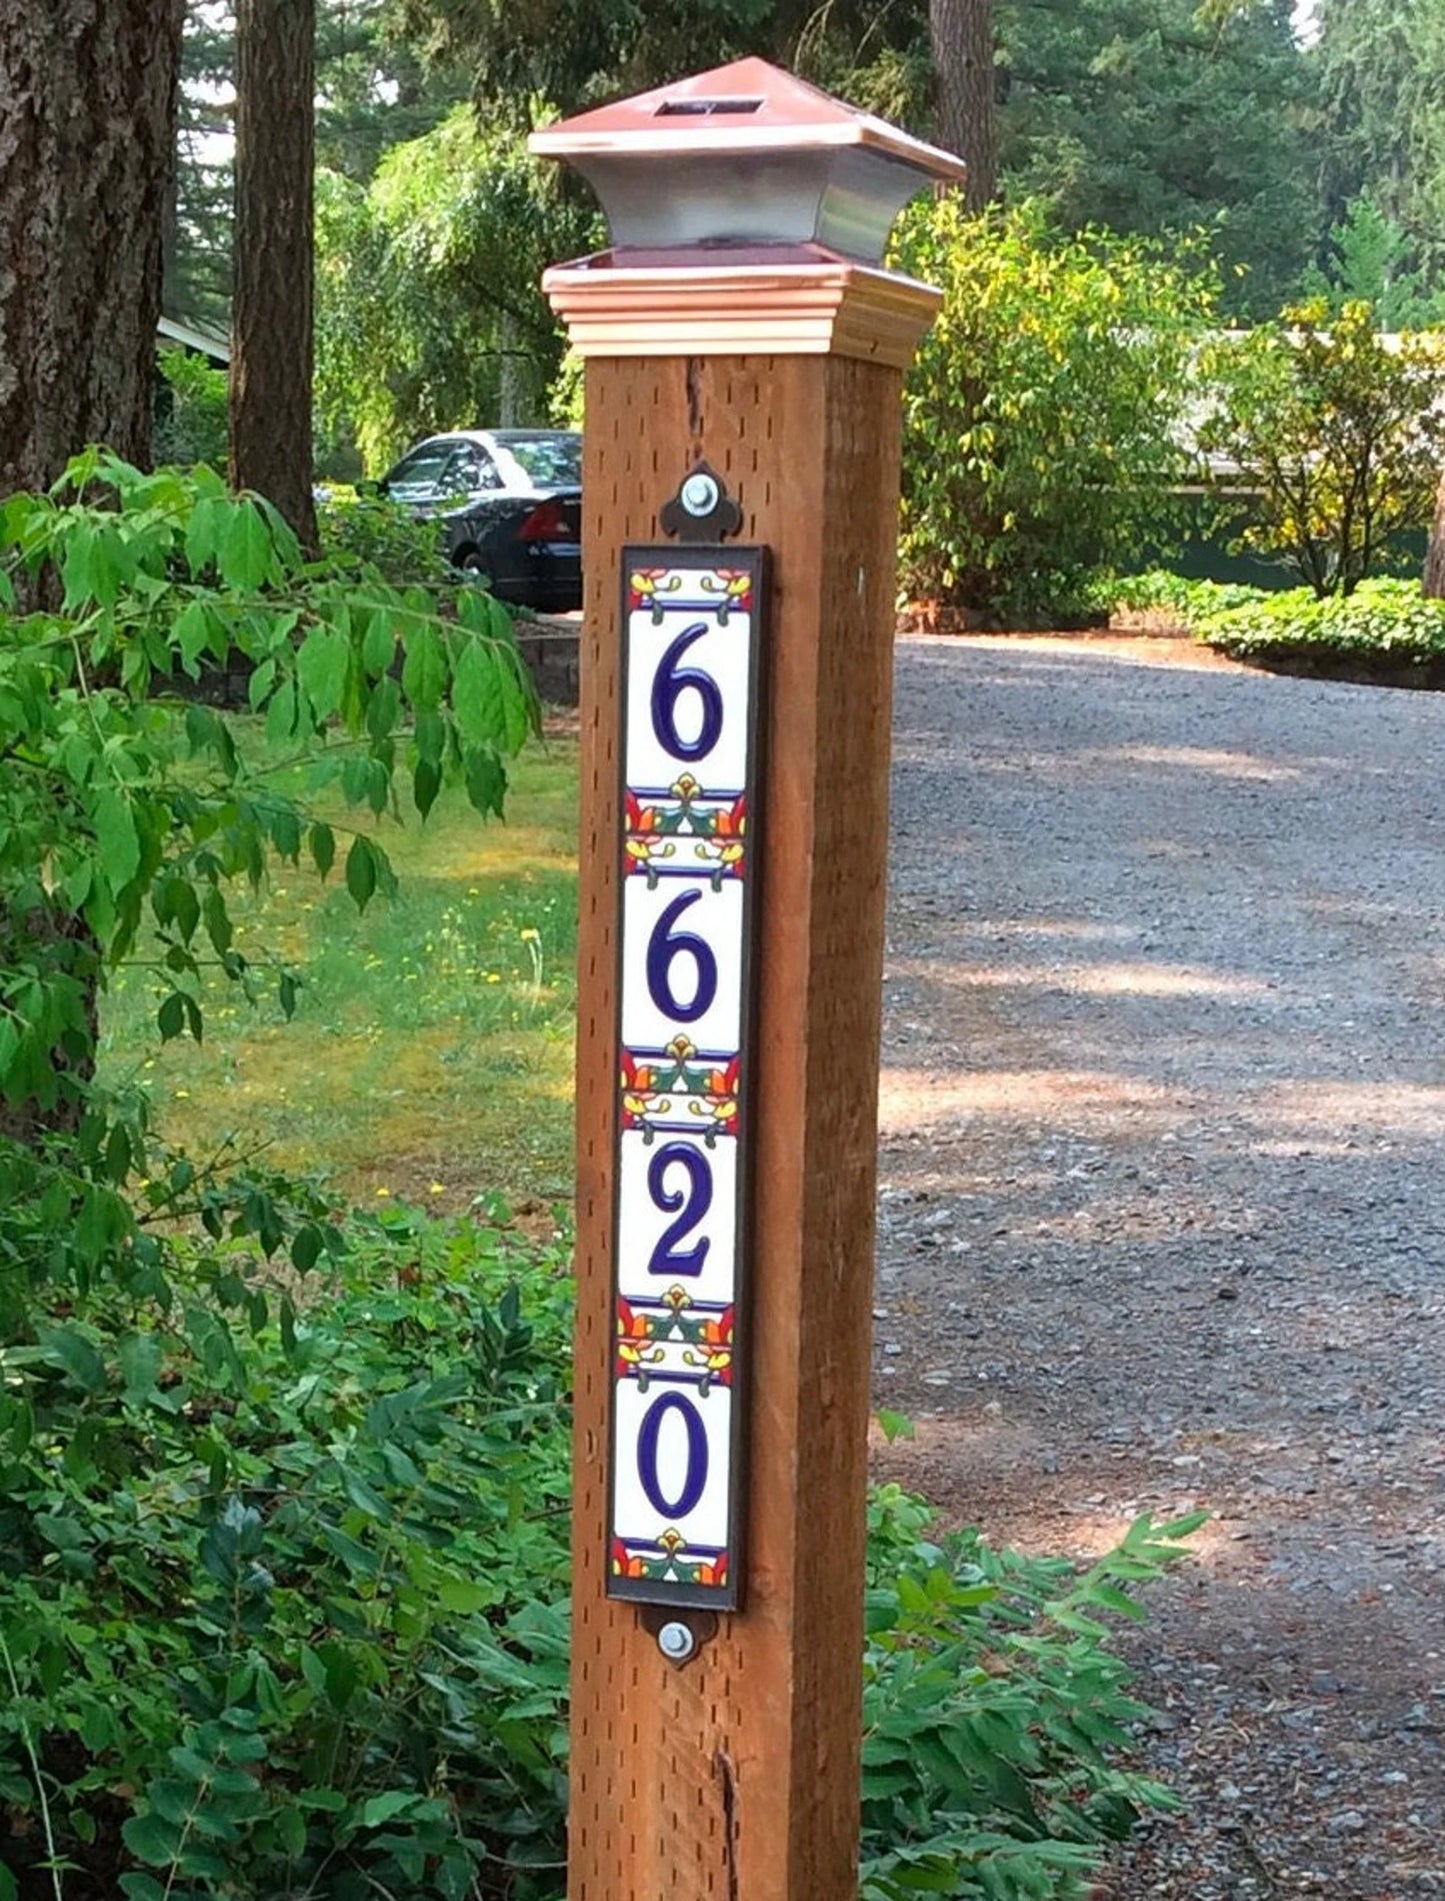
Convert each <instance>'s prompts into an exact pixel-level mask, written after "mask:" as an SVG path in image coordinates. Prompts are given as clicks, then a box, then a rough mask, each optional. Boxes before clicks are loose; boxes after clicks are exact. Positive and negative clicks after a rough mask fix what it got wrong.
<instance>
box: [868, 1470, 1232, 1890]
mask: <svg viewBox="0 0 1445 1901" xmlns="http://www.w3.org/2000/svg"><path fill="white" fill-rule="evenodd" d="M929 1519H930V1513H929V1512H928V1509H927V1507H925V1506H923V1505H922V1504H921V1502H920V1501H919V1500H917V1499H912V1498H909V1497H908V1496H907V1495H906V1494H903V1493H900V1492H899V1491H898V1489H897V1488H896V1487H891V1486H890V1487H884V1488H882V1489H881V1490H879V1491H876V1492H875V1493H874V1495H873V1499H872V1502H871V1506H870V1545H869V1591H868V1606H867V1615H868V1643H867V1651H866V1658H865V1680H864V1693H863V1882H862V1891H863V1895H864V1897H865V1901H908V1898H909V1897H911V1896H914V1895H916V1894H918V1893H919V1892H920V1891H926V1892H928V1893H930V1894H941V1895H949V1896H955V1897H960V1901H961V1898H963V1897H967V1901H975V1898H977V1901H1015V1897H1017V1898H1018V1901H1023V1898H1024V1897H1031V1896H1035V1897H1040V1898H1041V1901H1049V1898H1050V1897H1066V1896H1077V1895H1081V1894H1083V1893H1084V1892H1086V1890H1087V1888H1088V1886H1089V1882H1088V1877H1089V1876H1090V1875H1091V1874H1093V1873H1095V1872H1096V1871H1097V1869H1098V1866H1099V1863H1100V1860H1101V1859H1102V1854H1101V1846H1102V1844H1104V1843H1106V1842H1108V1841H1110V1840H1113V1839H1118V1838H1121V1837H1123V1836H1126V1835H1127V1834H1129V1832H1130V1831H1131V1829H1132V1828H1133V1826H1134V1824H1135V1822H1136V1821H1137V1819H1138V1817H1139V1814H1140V1812H1141V1811H1142V1810H1145V1809H1164V1808H1171V1807H1174V1806H1176V1805H1175V1803H1174V1801H1173V1799H1172V1797H1171V1796H1170V1795H1169V1793H1168V1791H1167V1790H1165V1789H1163V1788H1162V1787H1160V1786H1159V1785H1158V1784H1156V1783H1153V1782H1150V1781H1147V1780H1145V1779H1143V1778H1142V1777H1140V1776H1137V1775H1134V1774H1131V1773H1130V1772H1128V1771H1127V1770H1126V1769H1124V1768H1122V1767H1121V1766H1120V1765H1119V1763H1118V1761H1117V1759H1116V1758H1117V1756H1118V1755H1119V1753H1120V1752H1123V1751H1126V1750H1127V1749H1128V1747H1129V1745H1130V1733H1129V1732H1130V1726H1131V1725H1133V1724H1134V1723H1136V1722H1137V1721H1138V1720H1139V1719H1141V1718H1142V1717H1144V1716H1146V1715H1147V1714H1148V1712H1147V1711H1146V1710H1145V1709H1144V1708H1143V1707H1142V1706H1141V1705H1140V1704H1138V1703H1137V1702H1135V1701H1134V1700H1133V1699H1132V1698H1131V1697H1130V1696H1129V1694H1128V1683H1129V1674H1130V1673H1129V1671H1128V1669H1127V1667H1126V1666H1125V1665H1124V1664H1123V1663H1122V1662H1121V1661H1120V1660H1119V1658H1118V1657H1116V1656H1115V1655H1113V1654H1112V1652H1111V1651H1110V1650H1109V1648H1108V1642H1107V1639H1108V1632H1107V1630H1106V1627H1105V1625H1104V1624H1103V1622H1102V1621H1101V1620H1102V1619H1103V1618H1104V1617H1105V1616H1123V1617H1129V1618H1139V1617H1141V1616H1142V1615H1143V1612H1142V1611H1141V1609H1140V1607H1139V1605H1138V1603H1137V1602H1136V1601H1135V1599H1134V1598H1133V1597H1131V1596H1130V1595H1129V1594H1128V1593H1129V1589H1130V1587H1134V1586H1137V1585H1139V1584H1141V1583H1143V1582H1145V1581H1147V1580H1149V1579H1151V1578H1155V1577H1157V1576H1159V1575H1160V1573H1161V1572H1162V1571H1163V1570H1164V1569H1165V1568H1166V1567H1167V1566H1169V1565H1170V1564H1172V1563H1173V1562H1174V1561H1175V1560H1176V1559H1177V1558H1178V1557H1180V1556H1181V1551H1180V1547H1179V1544H1178V1542H1177V1541H1178V1540H1179V1539H1181V1538H1184V1537H1187V1536H1188V1535H1189V1533H1190V1532H1192V1531H1193V1530H1195V1529H1196V1528H1197V1527H1198V1525H1199V1523H1200V1517H1199V1516H1195V1517H1191V1518H1185V1519H1180V1520H1178V1521H1177V1522H1176V1523H1174V1524H1169V1525H1162V1526H1156V1525H1155V1524H1153V1523H1152V1522H1151V1521H1150V1520H1149V1519H1148V1518H1147V1517H1146V1518H1141V1519H1139V1520H1137V1521H1136V1523H1135V1524H1134V1525H1132V1526H1131V1527H1130V1529H1129V1531H1128V1533H1127V1535H1126V1537H1125V1538H1124V1540H1123V1542H1122V1544H1120V1545H1119V1547H1118V1548H1117V1549H1116V1550H1114V1551H1111V1552H1109V1553H1108V1554H1107V1555H1106V1556H1104V1557H1103V1558H1101V1559H1100V1560H1099V1562H1098V1563H1097V1564H1095V1565H1094V1566H1093V1567H1092V1568H1091V1569H1090V1570H1089V1571H1087V1572H1086V1573H1085V1574H1084V1575H1083V1576H1082V1577H1081V1576H1079V1575H1078V1573H1077V1572H1076V1571H1075V1569H1074V1567H1073V1566H1072V1565H1071V1564H1069V1563H1068V1562H1067V1560H1063V1559H1058V1558H1032V1557H1025V1556H1023V1555H1021V1554H1020V1553H1018V1552H1015V1551H1001V1552H999V1551H994V1550H991V1549H990V1548H989V1546H988V1545H986V1544H985V1543H984V1542H983V1540H982V1539H981V1538H980V1536H979V1534H978V1533H977V1532H976V1531H968V1532H963V1533H960V1534H957V1535H956V1536H953V1537H950V1538H947V1539H945V1540H944V1541H943V1543H942V1544H941V1545H940V1544H934V1543H932V1542H930V1540H929V1537H928V1532H929Z"/></svg>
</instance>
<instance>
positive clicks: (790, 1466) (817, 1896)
mask: <svg viewBox="0 0 1445 1901" xmlns="http://www.w3.org/2000/svg"><path fill="white" fill-rule="evenodd" d="M749 64H750V65H756V64H758V62H749ZM764 70H765V71H766V70H767V69H764ZM789 83H792V82H789ZM615 262H616V265H617V268H607V269H590V270H589V269H586V268H567V269H564V270H561V271H557V272H553V273H550V274H549V278H548V289H549V292H550V294H551V296H552V299H553V302H554V306H555V307H556V308H557V309H558V310H559V312H560V313H561V314H562V315H563V316H564V317H565V318H566V320H567V322H568V324H569V326H570V328H571V332H572V337H573V341H574V344H576V345H577V346H578V347H579V348H581V349H582V351H583V352H584V354H585V355H586V357H587V366H586V429H585V453H584V472H583V509H584V540H583V561H584V568H585V574H586V602H585V608H586V618H585V632H584V636H583V645H582V673H581V686H582V699H581V723H582V835H581V938H580V947H579V969H580V990H579V1007H578V1051H577V1279H578V1315H577V1341H576V1453H575V1489H574V1509H575V1531H574V1545H573V1561H574V1586H573V1592H574V1595H573V1605H574V1637H573V1644H574V1649H573V1666H572V1755H571V1812H570V1820H569V1883H568V1894H569V1897H570V1901H855V1897H856V1894H857V1861H858V1817H859V1776H860V1769H859V1753H860V1730H861V1722H860V1701H861V1688H862V1672H861V1657H862V1644H863V1583H862V1577H863V1558H864V1534H865V1523H864V1511H865V1488H866V1455H867V1447H866V1439H867V1423H868V1411H869V1372H870V1338H871V1325H870V1321H871V1300H872V1279H873V1237H874V1183H875V1151H876V1110H877V1081H878V1037H879V1016H880V995H881V976H882V949H883V907H884V882H885V867H886V855H887V835H888V765H889V717H890V707H891V673H892V647H893V615H894V577H895V543H896V534H897V507H898V479H899V437H900V412H901V403H900V394H901V379H902V369H903V366H904V364H905V363H906V361H907V360H908V357H909V356H910V354H911V351H912V348H913V345H914V343H915V341H916V339H917V337H918V335H919V334H920V333H921V331H922V330H923V328H924V327H925V326H926V324H927V322H928V321H929V319H930V318H931V316H932V313H933V310H934V308H935V305H936V301H937V300H936V296H935V294H934V293H933V292H931V291H928V290H927V289H925V288H924V287H923V286H921V285H915V284H911V283H907V282H905V281H903V280H899V279H896V278H893V277H891V276H889V275H888V274H886V273H884V272H881V271H879V270H876V269H864V268H858V267H856V266H854V265H852V264H849V263H845V262H841V261H840V260H838V259H837V258H828V257H826V256H822V257H819V256H814V257H813V258H812V259H810V260H805V261H804V262H803V263H801V264H799V263H797V262H793V263H791V264H790V265H788V267H787V268H784V269H781V270H779V271H777V272H773V273H769V272H768V271H767V270H760V269H759V268H758V267H757V263H756V260H753V261H752V262H748V261H746V260H745V261H743V262H742V263H740V264H739V265H737V266H736V267H731V266H729V265H728V263H727V262H726V260H723V261H719V260H718V258H717V257H716V255H715V254H713V255H707V256H704V257H703V258H701V259H700V258H698V257H696V256H694V257H691V258H688V259H685V260H682V261H680V263H679V264H678V266H676V267H671V268H669V267H667V266H665V265H664V266H663V267H662V268H657V266H656V260H655V259H649V260H647V263H646V265H645V267H640V268H637V269H628V268H625V265H624V260H623V258H622V256H621V254H615ZM699 461H705V462H706V463H707V464H708V465H709V467H710V469H711V470H712V471H714V472H715V473H716V474H717V475H718V476H719V477H720V478H721V479H722V481H723V483H724V484H725V485H726V489H727V490H728V491H729V492H730V493H731V495H732V496H733V497H734V498H735V500H736V501H737V503H738V504H739V505H740V508H741V510H742V517H743V519H742V524H741V532H740V536H739V540H740V541H741V542H746V543H758V544H763V545H765V546H766V547H767V548H768V549H770V551H771V563H772V568H771V572H772V582H771V590H770V592H771V601H770V612H769V616H768V619H767V622H766V627H765V634H764V638H765V644H766V655H765V689H764V700H763V706H762V741H763V743H762V746H761V756H762V761H763V764H762V776H761V787H760V789H761V797H760V799H759V801H758V806H759V811H760V815H761V816H760V822H759V824H758V827H757V831H756V837H755V839H754V838H753V837H752V835H751V834H750V844H749V850H750V852H751V851H752V850H753V846H754V844H755V845H756V848H757V859H758V861H759V862H758V863H757V865H756V875H757V876H758V886H757V890H756V894H755V899H754V902H755V904H756V906H757V916H756V925H757V936H756V954H755V960H754V964H753V971H752V987H753V1008H754V1010H755V1013H756V1016H755V1023H754V1039H753V1049H754V1058H753V1060H754V1071H753V1074H752V1077H751V1089H752V1094H751V1097H750V1101H751V1104H752V1110H751V1114H752V1120H753V1130H752V1149H751V1153H752V1219H751V1232H750V1236H749V1239H748V1246H747V1249H746V1253H747V1282H748V1316H747V1322H746V1328H745V1337H746V1339H747V1342H748V1343H749V1344H748V1355H749V1361H750V1364H749V1367H748V1370H747V1377H746V1384H745V1386H744V1388H743V1389H742V1390H743V1392H744V1394H745V1399H746V1407H747V1432H746V1445H747V1485H746V1493H745V1497H746V1532H745V1537H744V1541H743V1549H744V1554H745V1556H744V1563H745V1569H746V1578H745V1583H744V1596H743V1603H742V1608H741V1610H740V1611H739V1612H738V1613H737V1614H735V1615H734V1614H726V1613H725V1614H723V1615H722V1616H721V1617H720V1618H719V1619H718V1628H717V1632H716V1635H715V1636H713V1637H712V1638H711V1640H710V1641H707V1642H705V1643H703V1645H702V1646H701V1648H700V1650H699V1652H698V1654H697V1656H696V1657H695V1659H693V1660H692V1661H690V1662H688V1663H687V1664H686V1666H685V1667H683V1668H678V1667H676V1666H675V1665H674V1664H673V1663H671V1662H669V1661H668V1660H667V1659H666V1658H665V1657H664V1655H663V1654H662V1652H661V1650H660V1648H659V1643H658V1638H657V1636H656V1635H655V1632H656V1629H657V1621H656V1618H655V1616H654V1617H651V1618H648V1617H646V1615H645V1614H641V1613H639V1609H638V1607H637V1606H636V1605H635V1604H632V1603H628V1602H621V1601H617V1600H616V1599H615V1598H609V1597H608V1596H607V1595H606V1588H607V1583H608V1579H607V1568H608V1527H609V1519H608V1510H609V1506H608V1475H607V1458H608V1448H609V1406H610V1403H611V1384H612V1382H611V1367H612V1361H613V1352H614V1344H615V1334H614V1326H615V1322H614V1302H613V1267H614V1263H613V1250H614V1232H615V1227H614V1222H615V1214H614V1195H615V1191H616V1179H615V1171H616V1168H617V1160H616V1158H617V1153H618V1119H619V1080H618V1065H619V1048H618V1035H617V1003H618V999H617V983H618V932H619V904H620V891H619V886H620V883H621V878H620V870H619V867H620V863H621V856H622V854H621V850H620V843H619V841H620V838H621V833H622V813H621V811H620V810H619V779H620V771H619V761H620V748H621V744H622V729H623V718H624V706H623V700H622V694H621V692H620V685H621V682H620V667H621V657H622V653H623V631H624V630H623V627H622V624H621V620H622V605H621V598H622V596H621V586H620V578H621V577H620V572H619V560H620V550H621V549H622V547H623V546H624V544H626V543H629V542H635V543H646V542H656V541H657V540H658V537H659V528H658V514H659V509H660V507H661V505H662V504H664V503H665V502H666V501H667V500H668V498H669V497H671V496H672V495H673V493H674V491H676V490H677V488H678V485H679V483H680V482H681V480H682V479H683V478H684V477H685V476H686V475H687V473H688V471H689V470H690V469H692V468H693V467H694V466H695V465H696V464H697V463H698V462H699ZM749 862H750V866H752V864H753V861H752V859H751V858H750V861H749ZM750 875H752V873H751V871H750ZM649 1626H650V1627H649Z"/></svg>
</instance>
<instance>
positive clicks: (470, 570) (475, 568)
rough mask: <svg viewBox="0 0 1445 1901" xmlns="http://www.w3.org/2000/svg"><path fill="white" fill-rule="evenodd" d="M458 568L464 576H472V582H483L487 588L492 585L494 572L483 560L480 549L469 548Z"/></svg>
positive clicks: (458, 563)
mask: <svg viewBox="0 0 1445 1901" xmlns="http://www.w3.org/2000/svg"><path fill="white" fill-rule="evenodd" d="M457 566H458V567H459V568H460V569H461V571H462V573H463V574H466V575H470V577H471V578H472V580H474V581H481V582H483V583H484V584H485V585H486V586H487V587H490V586H491V585H492V571H491V569H490V568H489V567H488V566H487V564H486V562H485V561H484V560H483V558H482V553H481V550H480V549H479V548H468V549H467V550H466V552H465V553H464V554H463V555H462V556H461V558H460V560H459V561H458V562H457Z"/></svg>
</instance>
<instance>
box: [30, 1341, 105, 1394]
mask: <svg viewBox="0 0 1445 1901" xmlns="http://www.w3.org/2000/svg"><path fill="white" fill-rule="evenodd" d="M40 1357H41V1359H42V1360H44V1361H45V1363H46V1364H47V1365H48V1366H58V1367H60V1368H61V1369H62V1370H63V1371H65V1372H66V1373H68V1374H69V1375H70V1377H71V1378H72V1379H73V1380H74V1381H75V1383H76V1385H77V1386H81V1387H83V1388H84V1389H85V1391H86V1392H87V1393H91V1394H97V1393H103V1392H104V1391H105V1388H106V1376H105V1361H104V1360H102V1359H101V1357H100V1355H99V1353H97V1352H96V1350H95V1348H94V1347H93V1346H92V1345H91V1343H90V1341H89V1340H87V1339H86V1337H85V1335H84V1334H83V1333H78V1332H77V1331H76V1330H75V1328H74V1327H53V1328H50V1329H49V1330H48V1331H46V1332H43V1333H42V1334H41V1335H40Z"/></svg>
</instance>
